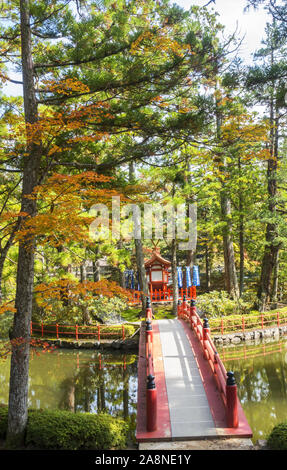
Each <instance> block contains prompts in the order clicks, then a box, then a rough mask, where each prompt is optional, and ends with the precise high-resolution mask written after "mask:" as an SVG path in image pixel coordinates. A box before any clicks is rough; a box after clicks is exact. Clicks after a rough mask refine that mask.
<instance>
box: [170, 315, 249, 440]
mask: <svg viewBox="0 0 287 470" xmlns="http://www.w3.org/2000/svg"><path fill="white" fill-rule="evenodd" d="M179 321H180V322H181V323H182V325H183V327H184V329H185V332H186V335H187V338H188V339H189V343H190V346H191V348H192V350H193V353H194V356H195V359H196V362H197V366H198V368H199V372H200V375H201V378H202V382H203V386H204V389H205V393H206V396H207V400H208V403H209V406H210V411H211V414H212V417H213V420H214V423H215V427H216V428H221V429H220V433H219V435H220V436H222V437H224V436H229V437H231V436H241V437H252V431H251V428H250V426H249V424H248V422H247V420H246V417H245V415H244V412H243V409H242V407H241V405H240V402H239V400H238V398H237V409H238V419H239V425H238V427H237V428H229V427H228V424H227V418H226V409H225V404H224V401H223V399H222V396H221V394H220V392H219V390H218V389H217V387H216V379H215V377H214V374H213V373H212V371H211V369H210V366H209V363H208V361H206V360H205V359H204V357H203V354H202V346H201V344H200V342H199V341H198V339H197V337H196V335H195V334H194V332H193V331H192V330H191V329H190V328H189V326H188V325H187V324H186V323H185V322H184V321H183V320H179ZM218 369H219V367H218ZM220 370H221V369H220Z"/></svg>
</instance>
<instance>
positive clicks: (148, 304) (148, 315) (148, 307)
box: [146, 297, 152, 320]
mask: <svg viewBox="0 0 287 470" xmlns="http://www.w3.org/2000/svg"><path fill="white" fill-rule="evenodd" d="M146 319H147V320H152V308H151V301H150V298H149V297H147V298H146Z"/></svg>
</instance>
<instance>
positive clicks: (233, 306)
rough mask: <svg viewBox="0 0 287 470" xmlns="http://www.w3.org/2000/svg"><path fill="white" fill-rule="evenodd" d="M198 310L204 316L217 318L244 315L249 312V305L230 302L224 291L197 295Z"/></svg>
mask: <svg viewBox="0 0 287 470" xmlns="http://www.w3.org/2000/svg"><path fill="white" fill-rule="evenodd" d="M196 305H197V307H198V309H200V310H201V311H202V312H204V314H205V315H207V316H208V317H212V318H217V317H221V316H226V315H235V314H241V315H243V314H245V313H248V312H249V309H250V307H251V304H249V303H246V302H242V301H236V300H232V299H231V298H230V297H229V295H228V293H227V292H225V291H212V292H208V293H206V294H202V295H199V296H198V297H197V299H196Z"/></svg>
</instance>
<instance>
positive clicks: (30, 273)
mask: <svg viewBox="0 0 287 470" xmlns="http://www.w3.org/2000/svg"><path fill="white" fill-rule="evenodd" d="M20 23H21V56H22V75H23V96H24V112H25V121H26V123H29V124H32V125H33V124H35V123H37V121H38V109H37V102H36V97H35V90H34V77H33V62H32V52H31V31H30V15H29V0H20ZM38 138H39V136H38ZM37 140H38V139H37ZM41 148H42V147H41V145H40V144H39V143H35V142H31V141H30V140H29V136H28V135H27V156H26V157H25V162H24V169H23V187H22V203H21V212H26V213H27V214H28V216H31V217H33V216H35V214H36V199H29V198H27V197H26V196H27V195H28V194H31V193H32V191H33V189H34V188H35V186H36V185H37V183H38V177H39V167H40V161H41V153H42V152H41ZM26 217H27V216H26ZM34 252H35V238H34V237H33V236H30V238H29V239H28V238H26V240H25V241H21V242H20V243H19V254H18V267H17V285H16V300H15V308H16V313H15V316H14V324H13V330H12V335H11V339H17V341H12V355H11V369H10V388H9V408H8V429H7V440H6V446H7V447H9V448H11V447H14V448H15V447H19V446H20V445H21V444H22V443H23V439H24V433H25V428H26V424H27V416H28V410H27V401H28V378H29V350H30V322H31V315H32V296H33V280H34ZM19 339H21V341H20V342H21V344H20V345H19Z"/></svg>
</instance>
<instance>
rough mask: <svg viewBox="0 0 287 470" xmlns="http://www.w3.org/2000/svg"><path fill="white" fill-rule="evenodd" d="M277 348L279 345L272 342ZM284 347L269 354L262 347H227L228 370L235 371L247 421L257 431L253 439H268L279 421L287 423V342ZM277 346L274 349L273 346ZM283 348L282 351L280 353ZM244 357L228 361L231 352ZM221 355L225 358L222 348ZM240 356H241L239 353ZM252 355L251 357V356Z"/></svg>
mask: <svg viewBox="0 0 287 470" xmlns="http://www.w3.org/2000/svg"><path fill="white" fill-rule="evenodd" d="M272 344H273V345H275V346H276V343H272ZM279 344H280V348H279V347H278V348H276V347H275V348H274V349H275V351H272V350H271V351H270V353H269V352H268V348H267V352H266V347H265V346H264V345H262V344H260V345H259V346H256V348H255V347H254V345H253V346H250V347H246V346H245V347H244V346H243V347H244V348H245V353H246V354H244V355H245V357H244V355H242V350H243V347H238V346H237V347H236V348H224V356H225V358H226V360H224V359H223V362H224V365H225V368H226V369H227V370H233V371H234V374H235V378H236V381H237V385H238V395H239V398H240V402H241V404H242V406H243V409H244V412H245V415H246V418H247V420H248V422H249V425H250V427H251V429H252V431H253V435H254V436H253V440H254V441H256V440H257V439H264V438H266V437H267V436H268V434H269V432H270V431H271V430H272V428H273V427H274V426H275V425H276V424H277V423H279V422H282V421H286V420H287V388H286V377H287V361H286V358H287V355H286V352H287V341H285V342H282V341H281V342H280V343H278V345H279ZM272 347H273V346H272ZM278 349H281V351H278ZM231 351H232V356H236V355H237V356H238V357H240V356H241V357H240V358H238V359H233V360H228V353H230V352H231ZM218 352H219V354H220V355H221V357H222V358H223V355H222V349H220V348H218ZM236 353H237V354H236ZM249 356H250V357H249Z"/></svg>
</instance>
